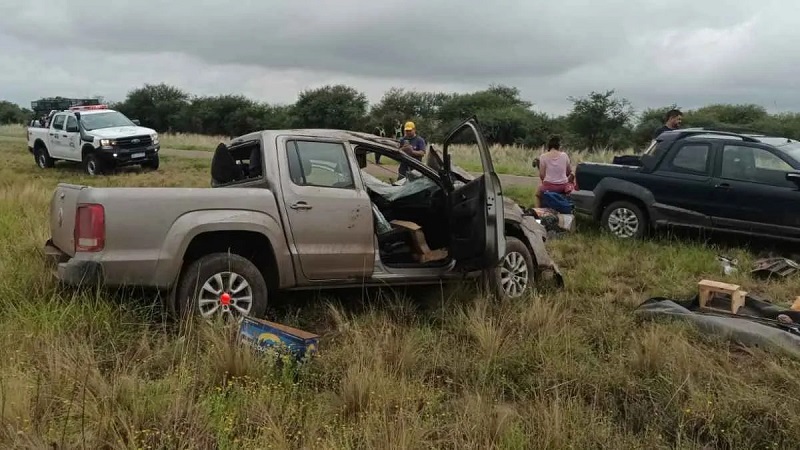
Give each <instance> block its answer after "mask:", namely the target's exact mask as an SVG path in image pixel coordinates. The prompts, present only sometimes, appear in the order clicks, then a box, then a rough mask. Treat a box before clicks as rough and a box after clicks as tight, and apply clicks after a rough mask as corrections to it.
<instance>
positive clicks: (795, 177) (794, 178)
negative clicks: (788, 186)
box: [786, 172, 800, 189]
mask: <svg viewBox="0 0 800 450" xmlns="http://www.w3.org/2000/svg"><path fill="white" fill-rule="evenodd" d="M786 181H791V182H792V183H794V184H796V185H797V188H798V189H800V172H789V173H787V174H786Z"/></svg>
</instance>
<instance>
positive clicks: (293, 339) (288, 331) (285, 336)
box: [239, 316, 319, 359]
mask: <svg viewBox="0 0 800 450" xmlns="http://www.w3.org/2000/svg"><path fill="white" fill-rule="evenodd" d="M239 338H240V339H241V340H242V342H243V343H244V344H246V345H250V346H251V347H253V348H255V349H256V350H259V351H264V350H266V349H267V348H269V347H277V348H280V347H285V348H286V349H287V350H289V352H291V353H292V354H294V355H295V357H297V358H298V359H302V358H303V357H305V356H314V355H315V354H316V353H317V345H318V344H319V336H318V335H316V334H314V333H309V332H308V331H303V330H298V329H297V328H292V327H290V326H287V325H282V324H279V323H275V322H270V321H267V320H261V319H256V318H255V317H248V316H245V317H244V319H243V320H242V323H241V325H240V326H239Z"/></svg>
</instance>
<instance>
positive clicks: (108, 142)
mask: <svg viewBox="0 0 800 450" xmlns="http://www.w3.org/2000/svg"><path fill="white" fill-rule="evenodd" d="M112 145H114V141H112V140H111V139H100V146H102V147H111V146H112Z"/></svg>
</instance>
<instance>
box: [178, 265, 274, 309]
mask: <svg viewBox="0 0 800 450" xmlns="http://www.w3.org/2000/svg"><path fill="white" fill-rule="evenodd" d="M176 294H177V298H176V301H177V306H178V312H179V313H180V315H181V316H182V317H186V316H188V315H197V316H200V317H202V318H204V319H206V320H214V319H216V318H221V319H222V320H223V321H226V322H231V321H233V322H240V321H241V320H242V318H243V317H244V316H253V317H263V316H264V314H265V313H266V309H267V283H266V282H265V281H264V277H263V276H262V275H261V272H260V271H259V270H258V268H257V267H256V266H255V264H253V263H252V262H250V260H248V259H247V258H244V257H242V256H239V255H236V254H233V253H211V254H209V255H205V256H203V257H201V258H200V259H198V260H197V261H194V262H193V263H191V264H189V266H188V267H186V269H185V270H184V271H183V273H182V274H181V278H180V280H179V282H178V289H177V292H176Z"/></svg>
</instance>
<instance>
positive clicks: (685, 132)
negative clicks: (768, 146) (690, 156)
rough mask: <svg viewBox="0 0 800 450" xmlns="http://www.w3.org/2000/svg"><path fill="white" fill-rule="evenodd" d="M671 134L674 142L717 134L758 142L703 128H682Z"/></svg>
mask: <svg viewBox="0 0 800 450" xmlns="http://www.w3.org/2000/svg"><path fill="white" fill-rule="evenodd" d="M672 133H674V135H675V140H678V139H685V138H689V137H692V136H697V135H700V134H717V135H720V136H732V137H738V138H740V139H741V140H743V141H746V142H760V141H759V140H758V139H755V138H753V137H751V136H748V135H746V134H742V133H734V132H732V131H719V130H707V129H705V128H684V129H682V130H673V131H672Z"/></svg>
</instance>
